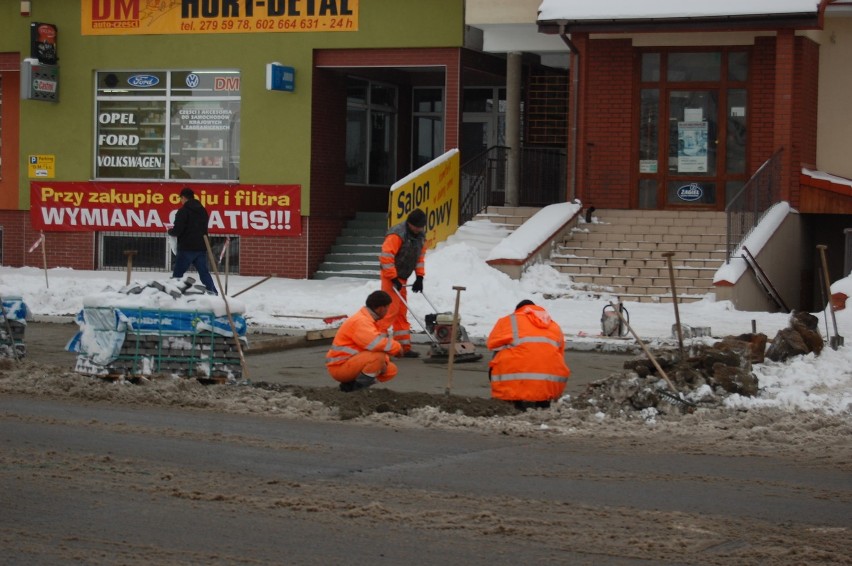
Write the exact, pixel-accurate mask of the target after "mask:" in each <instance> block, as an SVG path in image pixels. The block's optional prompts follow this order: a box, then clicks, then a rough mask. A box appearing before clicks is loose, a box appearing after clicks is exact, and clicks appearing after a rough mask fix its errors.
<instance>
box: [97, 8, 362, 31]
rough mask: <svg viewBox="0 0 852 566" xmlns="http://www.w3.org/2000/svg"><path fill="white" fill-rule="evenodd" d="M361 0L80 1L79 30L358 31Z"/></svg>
mask: <svg viewBox="0 0 852 566" xmlns="http://www.w3.org/2000/svg"><path fill="white" fill-rule="evenodd" d="M359 1H360V0H316V1H311V2H294V1H293V0H266V1H265V2H260V1H258V0H205V1H203V2H201V1H196V2H187V1H183V2H181V1H176V0H170V1H163V2H150V1H148V0H80V6H81V10H80V12H81V15H82V17H81V33H82V35H146V34H147V35H166V34H174V35H188V34H197V33H269V32H318V31H319V32H330V31H358V3H359Z"/></svg>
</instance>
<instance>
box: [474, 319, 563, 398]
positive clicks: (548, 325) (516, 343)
mask: <svg viewBox="0 0 852 566" xmlns="http://www.w3.org/2000/svg"><path fill="white" fill-rule="evenodd" d="M487 346H488V349H489V350H492V351H493V352H496V355H495V356H494V358H493V359H492V360H491V362H490V363H489V364H488V365H489V366H490V368H491V372H490V373H491V396H492V397H494V398H495V399H503V400H504V401H550V400H553V399H558V398H559V397H560V396H561V395H562V392H563V391H564V390H565V384H566V383H567V382H568V376H570V375H571V370H570V369H568V366H567V365H566V364H565V336H564V335H563V334H562V329H561V328H559V325H558V324H556V323H555V322H554V321H553V319H551V318H550V315H549V314H548V313H547V311H546V310H544V309H543V308H541V307H540V306H538V305H525V306H523V307H521V308H519V309H518V310H516V311H515V312H514V313H512V314H510V315H509V316H504V317H503V318H501V319H500V320H498V321H497V323H496V324H495V325H494V328H493V329H492V330H491V334H489V335H488V342H487Z"/></svg>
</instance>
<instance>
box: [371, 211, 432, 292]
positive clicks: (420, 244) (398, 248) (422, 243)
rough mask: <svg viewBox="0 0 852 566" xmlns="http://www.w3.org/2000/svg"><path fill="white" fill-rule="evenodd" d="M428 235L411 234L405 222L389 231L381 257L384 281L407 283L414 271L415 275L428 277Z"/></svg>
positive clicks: (380, 262) (422, 233) (380, 264)
mask: <svg viewBox="0 0 852 566" xmlns="http://www.w3.org/2000/svg"><path fill="white" fill-rule="evenodd" d="M425 257H426V235H425V233H424V232H421V233H420V234H416V235H414V234H411V233H410V232H408V228H406V223H405V222H400V223H399V224H396V225H395V226H393V227H392V228H391V229H390V230H388V233H387V236H385V240H384V242H383V243H382V253H381V254H380V255H379V266H380V267H381V275H382V279H391V280H392V279H402V280H403V281H407V280H408V278H409V277H410V276H411V272H412V271H413V272H414V274H415V275H419V276H420V277H423V276H424V275H426V259H425Z"/></svg>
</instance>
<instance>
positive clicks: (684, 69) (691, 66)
mask: <svg viewBox="0 0 852 566" xmlns="http://www.w3.org/2000/svg"><path fill="white" fill-rule="evenodd" d="M667 73H668V80H669V81H671V82H697V81H713V82H715V81H719V80H720V79H721V77H722V54H721V53H720V52H718V51H707V52H704V51H701V52H692V53H690V52H687V53H669V61H668V69H667Z"/></svg>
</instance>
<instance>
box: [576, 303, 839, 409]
mask: <svg viewBox="0 0 852 566" xmlns="http://www.w3.org/2000/svg"><path fill="white" fill-rule="evenodd" d="M818 324H819V320H818V319H817V318H816V317H815V316H813V315H811V314H809V313H804V312H795V313H793V315H792V316H791V317H790V326H789V327H787V328H785V329H782V330H780V331H778V333H777V335H776V336H775V338H774V339H773V340H772V342H771V344H769V347H768V348H767V341H768V338H767V336H766V335H765V334H762V333H759V334H742V335H740V336H726V337H725V338H723V339H721V340H719V341H717V342H715V343H713V344H712V345H707V344H692V345H690V346H689V347H688V348H687V347H685V348H684V350H683V353H682V354H681V351H680V349H679V348H677V347H674V348H671V349H665V350H658V351H656V352H651V356H652V357H653V358H654V361H656V364H655V363H654V361H652V360H651V358H650V357H641V358H634V359H632V360H630V361H627V362H625V363H624V371H623V372H620V373H617V374H614V375H611V376H609V377H607V378H606V379H603V380H599V381H595V382H593V383H590V384H589V385H588V387H587V389H586V390H585V391H584V392H583V393H581V394H580V395H578V396H576V397H575V398H573V399H571V400H570V401H569V402H570V404H571V407H572V408H574V409H581V410H584V409H585V410H590V411H593V412H596V413H602V414H606V415H611V416H616V415H618V416H625V415H629V414H630V413H637V415H641V416H643V417H645V418H647V417H648V416H649V415H650V416H653V415H655V414H659V413H663V414H665V413H671V412H673V411H674V412H680V413H686V412H693V411H695V410H696V409H698V408H714V407H718V406H720V405H721V404H722V402H723V401H724V399H725V398H726V397H727V396H729V395H732V394H738V395H743V396H749V397H754V396H757V395H759V393H760V384H759V383H758V379H757V377H756V376H755V375H754V373H752V366H753V364H762V363H764V362H765V360H766V359H769V360H772V361H774V362H782V361H786V360H788V359H789V358H791V357H794V356H800V355H805V354H809V353H812V352H813V353H814V354H816V355H819V354H820V352H822V349H823V347H824V341H823V339H822V336H821V335H820V333H819V330H818ZM658 365H659V369H661V370H662V371H663V374H664V375H661V374H660V371H659V369H658V368H657V366H658ZM669 383H670V384H671V385H672V386H674V389H675V391H672V390H671V387H669Z"/></svg>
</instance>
